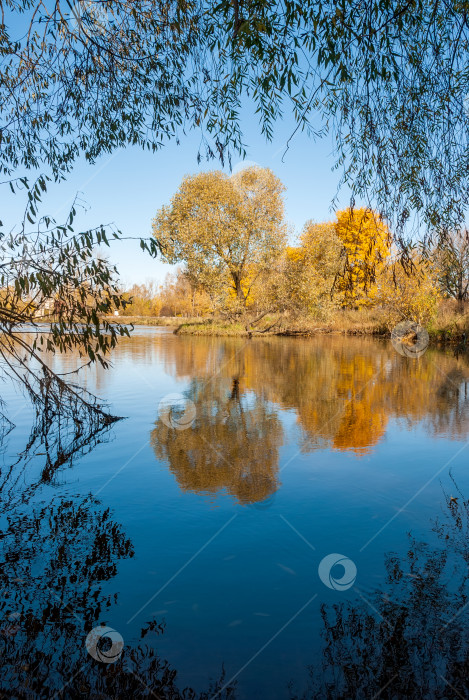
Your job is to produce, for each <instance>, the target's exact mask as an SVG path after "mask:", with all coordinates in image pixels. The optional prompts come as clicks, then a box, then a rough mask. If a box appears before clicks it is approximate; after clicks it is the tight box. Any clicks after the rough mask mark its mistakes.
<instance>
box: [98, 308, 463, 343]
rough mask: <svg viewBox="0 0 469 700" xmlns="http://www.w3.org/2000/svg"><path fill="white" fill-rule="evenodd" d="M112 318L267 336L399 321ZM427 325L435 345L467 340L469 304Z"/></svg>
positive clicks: (373, 332) (376, 332)
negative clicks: (251, 324)
mask: <svg viewBox="0 0 469 700" xmlns="http://www.w3.org/2000/svg"><path fill="white" fill-rule="evenodd" d="M108 320H110V321H117V320H118V321H119V322H120V323H129V324H133V325H144V326H165V327H167V328H173V329H174V333H176V334H177V335H196V336H214V337H241V338H243V337H245V338H248V337H264V336H267V335H279V336H291V337H295V336H298V337H308V336H313V335H322V334H335V335H362V336H365V335H366V336H379V337H383V338H386V337H390V335H391V330H392V328H393V327H394V325H395V324H396V323H397V322H398V321H399V319H398V318H397V317H393V315H392V313H390V312H389V311H388V310H384V309H379V308H375V309H360V310H353V309H352V310H351V309H343V310H338V311H337V312H336V313H335V314H334V315H333V316H332V317H331V318H330V319H328V320H327V322H326V321H322V322H321V321H319V320H317V319H314V318H297V317H296V318H294V317H288V316H280V315H274V314H272V315H268V316H265V317H264V318H263V319H262V321H261V322H260V323H259V324H258V325H256V326H254V327H248V328H247V327H246V324H243V323H241V322H230V321H227V320H224V319H220V318H212V317H206V318H181V317H180V316H174V317H167V316H164V317H159V316H158V317H156V316H120V317H114V316H113V317H108ZM422 325H424V326H425V328H426V330H427V331H428V334H429V336H430V340H431V342H432V343H434V344H447V343H464V344H465V343H466V340H467V338H469V305H466V308H464V309H462V310H459V309H458V307H457V305H456V304H455V303H453V302H451V301H447V302H445V303H444V304H442V305H441V307H440V308H439V310H438V313H437V315H436V317H435V318H434V319H433V320H432V321H431V322H429V323H426V324H422Z"/></svg>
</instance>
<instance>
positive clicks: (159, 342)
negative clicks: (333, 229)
mask: <svg viewBox="0 0 469 700" xmlns="http://www.w3.org/2000/svg"><path fill="white" fill-rule="evenodd" d="M51 363H52V365H53V367H54V368H55V369H57V370H61V371H70V370H73V369H74V368H75V367H76V363H77V359H76V358H74V357H68V358H65V359H64V358H53V359H51ZM79 381H81V382H82V383H83V384H84V385H85V386H86V388H87V389H88V390H89V391H91V392H93V393H95V394H97V395H99V397H101V398H102V399H103V400H105V401H107V402H108V403H109V405H110V408H111V411H112V413H113V414H114V415H117V416H123V417H125V419H124V420H122V421H119V422H118V423H115V424H113V425H112V426H110V427H109V429H108V430H107V431H105V432H103V433H101V434H100V436H99V438H98V439H97V440H96V441H95V442H94V443H93V444H92V445H90V447H89V449H84V450H82V451H81V452H82V453H81V454H77V455H76V456H75V457H74V458H73V460H72V461H71V462H70V461H67V460H66V459H65V460H64V461H63V464H61V465H60V467H59V468H55V469H54V470H50V469H45V468H44V467H45V455H44V453H45V451H46V448H44V447H43V448H41V447H38V446H37V445H36V446H35V448H34V453H33V454H31V453H30V452H28V453H24V450H25V447H26V443H27V441H28V436H29V432H30V430H31V425H32V423H33V413H32V409H31V406H30V404H29V402H28V401H27V400H26V399H25V397H24V395H23V394H22V393H21V392H20V391H19V390H18V389H17V388H15V387H13V386H11V385H10V384H8V383H5V384H4V385H3V386H2V398H3V399H5V401H6V407H7V415H8V417H9V418H10V419H11V420H12V421H13V422H14V423H15V426H16V427H15V429H14V430H12V431H11V432H9V433H8V435H6V436H4V440H3V444H2V453H1V460H2V461H1V464H2V468H1V484H2V506H1V514H0V524H1V528H2V530H1V554H0V562H1V564H0V567H1V568H0V572H1V580H0V588H1V592H0V614H1V623H0V624H1V629H0V655H1V662H2V667H1V671H0V675H1V683H0V691H2V693H3V696H4V697H18V698H23V697H24V698H34V697H65V698H67V697H70V698H73V697H93V698H95V697H96V698H106V697H158V698H166V697H168V698H169V697H170V698H182V697H187V698H190V697H203V698H222V697H233V698H240V699H242V698H248V699H254V698H269V699H275V698H279V699H280V698H370V699H371V698H377V697H380V698H400V697H416V698H417V697H419V698H421V697H435V698H440V697H441V698H453V697H454V698H457V697H468V696H469V685H468V683H469V681H468V673H467V671H468V658H469V653H468V650H469V645H468V644H467V641H468V640H467V630H468V627H467V610H468V608H467V607H466V604H467V603H468V602H469V598H468V597H467V595H468V588H467V564H468V563H469V546H468V539H467V524H468V501H467V499H468V498H469V470H468V453H469V450H468V449H467V448H468V438H469V395H468V386H469V357H468V356H464V355H460V356H457V355H456V354H455V353H454V351H452V350H445V351H439V350H436V349H432V348H429V349H428V350H427V351H426V352H425V353H424V354H423V355H422V356H421V357H419V358H417V359H415V358H409V357H405V356H402V355H401V354H399V353H398V352H396V350H395V349H394V348H393V346H392V345H391V343H390V342H388V341H380V340H375V339H367V338H352V337H341V336H320V337H316V338H311V339H300V338H279V337H268V338H267V337H266V338H255V339H252V340H246V339H241V338H203V337H182V336H181V337H179V336H176V335H174V334H173V333H171V332H170V331H169V330H167V329H160V328H142V327H140V328H136V329H135V331H134V333H133V335H132V337H131V338H130V339H124V340H122V342H121V343H120V345H119V347H118V348H117V349H116V350H115V351H114V353H113V355H112V367H111V368H110V369H108V370H103V369H102V368H99V367H91V368H87V369H86V370H84V371H83V374H82V375H80V377H79ZM103 626H107V627H109V628H112V630H115V632H111V633H109V632H104V627H103ZM96 627H98V632H97V633H95V637H91V638H88V641H87V636H88V634H89V633H90V631H91V630H92V629H95V628H96ZM96 635H98V637H99V636H101V637H102V639H98V638H97V637H96ZM121 639H122V642H121ZM93 640H94V641H93ZM86 643H87V646H86ZM122 643H123V647H122ZM87 649H88V650H87ZM108 652H109V653H108ZM106 654H107V656H106ZM0 694H1V693H0Z"/></svg>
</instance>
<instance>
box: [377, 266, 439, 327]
mask: <svg viewBox="0 0 469 700" xmlns="http://www.w3.org/2000/svg"><path fill="white" fill-rule="evenodd" d="M376 299H377V301H378V303H379V304H380V305H381V306H382V307H384V309H385V310H386V317H387V325H388V326H389V327H391V328H392V327H393V326H394V325H395V324H396V323H398V322H399V321H402V320H412V321H417V322H418V323H421V324H426V323H428V322H429V321H431V320H432V318H433V317H434V316H435V313H436V311H437V308H438V302H439V301H440V299H441V291H440V287H439V284H438V278H437V269H436V266H435V264H432V263H431V262H430V261H429V260H427V259H426V258H422V256H420V255H417V254H414V255H413V256H412V257H411V259H410V260H409V263H408V264H407V265H406V266H404V265H403V262H402V260H401V259H400V258H399V256H397V255H395V256H393V257H392V258H390V259H389V260H388V263H387V264H386V266H385V267H384V268H383V269H382V271H381V274H380V277H379V291H378V293H377V297H376Z"/></svg>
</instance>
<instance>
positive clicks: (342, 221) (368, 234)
mask: <svg viewBox="0 0 469 700" xmlns="http://www.w3.org/2000/svg"><path fill="white" fill-rule="evenodd" d="M335 231H336V234H337V236H338V237H339V239H340V240H341V242H342V244H343V245H344V248H345V251H346V264H345V268H344V272H343V274H342V275H341V277H340V279H339V284H338V289H339V290H340V291H341V292H342V293H343V297H344V305H345V306H350V307H355V308H357V307H361V306H370V305H371V304H373V303H374V301H375V298H376V295H377V292H378V286H377V284H376V277H377V276H378V275H379V273H380V272H381V270H382V269H383V266H384V264H385V262H386V259H387V258H388V257H389V255H390V247H391V235H390V232H389V229H388V227H387V226H386V224H385V223H384V222H383V221H382V220H381V218H380V217H379V215H378V214H377V213H376V212H374V211H372V210H371V209H365V208H362V209H344V210H342V211H339V212H337V221H336V224H335Z"/></svg>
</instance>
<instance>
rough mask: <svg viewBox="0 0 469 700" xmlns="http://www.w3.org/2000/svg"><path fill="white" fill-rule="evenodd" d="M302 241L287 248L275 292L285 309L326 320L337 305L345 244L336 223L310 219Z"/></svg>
mask: <svg viewBox="0 0 469 700" xmlns="http://www.w3.org/2000/svg"><path fill="white" fill-rule="evenodd" d="M299 244H300V245H299V246H297V247H291V246H289V247H287V248H286V250H285V252H284V256H283V259H282V265H281V270H280V274H279V276H278V282H277V284H276V286H275V288H274V289H273V293H274V294H275V295H276V296H277V299H278V303H279V304H280V307H281V309H282V310H287V311H289V312H291V313H294V314H295V313H298V314H306V315H308V314H313V315H316V316H318V317H319V318H323V319H325V318H327V317H328V315H329V313H330V311H331V310H332V309H333V308H335V307H336V306H337V299H336V298H335V297H334V291H335V287H336V283H337V279H338V276H339V273H340V271H341V270H342V269H343V266H344V261H345V255H344V246H343V244H342V243H341V241H340V239H339V237H338V236H337V234H336V232H335V228H334V225H333V224H332V223H330V222H326V223H320V224H316V223H314V222H312V221H308V222H306V224H305V226H304V228H303V232H302V234H301V236H300V239H299ZM336 296H337V295H336Z"/></svg>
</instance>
